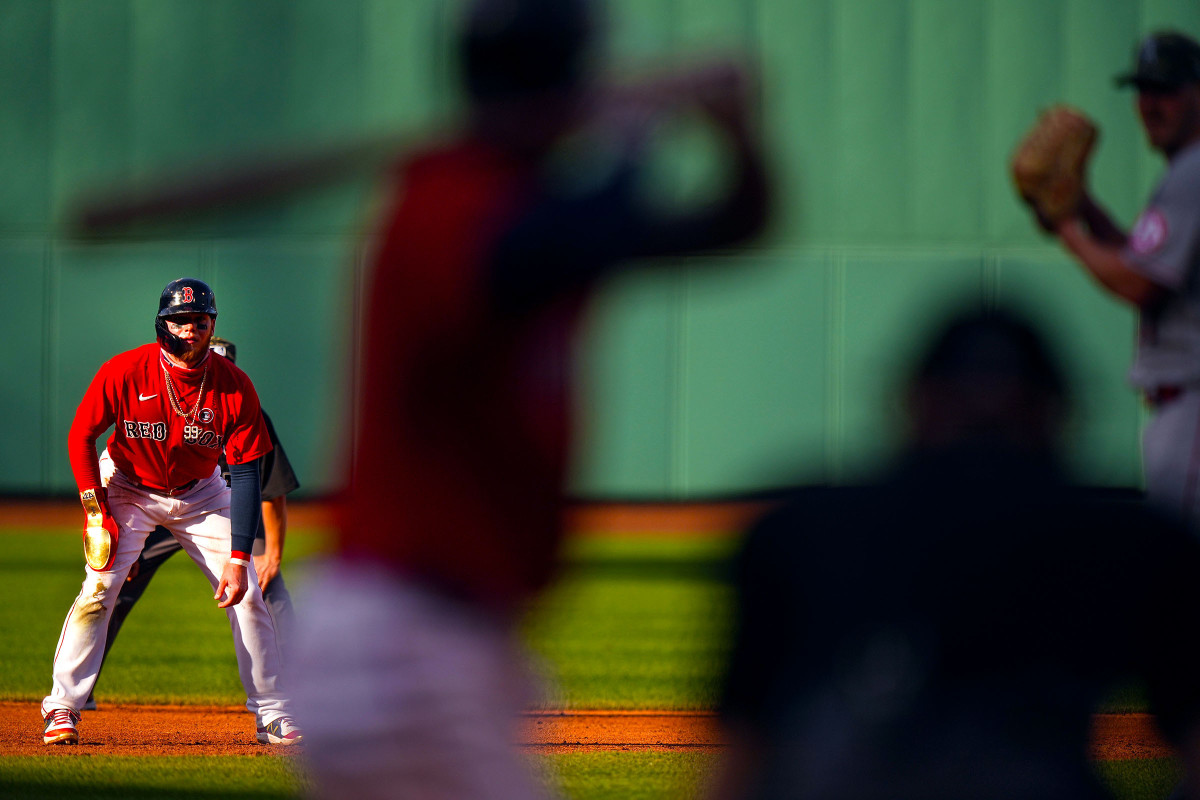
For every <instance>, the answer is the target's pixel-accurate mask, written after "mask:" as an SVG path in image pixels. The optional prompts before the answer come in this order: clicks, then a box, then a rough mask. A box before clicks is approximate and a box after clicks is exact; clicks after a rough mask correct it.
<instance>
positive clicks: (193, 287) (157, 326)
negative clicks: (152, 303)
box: [154, 278, 217, 356]
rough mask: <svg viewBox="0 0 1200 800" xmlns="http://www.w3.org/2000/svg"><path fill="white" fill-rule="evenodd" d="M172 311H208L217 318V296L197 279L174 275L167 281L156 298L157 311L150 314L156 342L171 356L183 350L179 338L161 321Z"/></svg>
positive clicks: (186, 312) (194, 312)
mask: <svg viewBox="0 0 1200 800" xmlns="http://www.w3.org/2000/svg"><path fill="white" fill-rule="evenodd" d="M175 314H208V315H209V316H210V317H212V318H213V319H216V317H217V296H216V295H215V294H213V290H212V287H211V286H209V285H208V284H207V283H205V282H204V281H202V280H199V279H198V278H176V279H175V280H173V281H171V282H170V283H168V284H167V286H166V288H165V289H163V291H162V295H161V296H160V297H159V298H158V314H157V315H156V316H155V317H154V333H155V336H156V337H157V338H158V342H159V344H161V345H162V346H163V347H165V348H166V349H167V351H168V352H170V353H171V354H172V355H176V356H177V355H180V354H181V353H183V352H184V351H185V350H187V345H185V344H184V343H183V340H182V339H180V338H179V337H178V336H176V335H174V334H173V333H171V332H170V331H168V330H167V324H166V322H165V321H164V320H165V319H166V318H167V317H170V316H173V315H175Z"/></svg>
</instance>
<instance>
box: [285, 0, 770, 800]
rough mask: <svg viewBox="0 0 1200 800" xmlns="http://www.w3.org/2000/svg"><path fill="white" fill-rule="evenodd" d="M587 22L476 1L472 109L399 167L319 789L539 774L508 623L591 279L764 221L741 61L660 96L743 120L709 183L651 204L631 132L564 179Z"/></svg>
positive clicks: (377, 297) (546, 566)
mask: <svg viewBox="0 0 1200 800" xmlns="http://www.w3.org/2000/svg"><path fill="white" fill-rule="evenodd" d="M593 25H594V20H593V18H592V9H591V8H590V5H589V4H588V3H584V2H579V1H578V0H516V1H515V2H493V1H492V0H484V2H481V3H476V4H474V6H473V8H472V9H471V12H470V13H469V15H468V18H467V25H466V29H465V31H464V34H463V38H462V40H461V51H462V52H461V54H462V59H463V65H464V73H465V77H466V82H467V86H468V89H469V91H470V94H471V102H472V117H471V121H470V122H471V124H470V129H469V130H468V132H467V133H466V134H465V135H464V136H463V137H462V138H461V139H459V140H458V141H454V142H451V143H449V144H446V145H444V146H437V147H434V148H432V149H431V150H429V151H427V152H422V153H418V154H415V155H414V156H413V157H412V158H411V159H409V160H408V161H407V163H406V164H405V165H404V167H403V169H402V174H401V175H400V176H399V181H398V184H399V187H400V188H399V190H398V192H397V203H396V205H395V208H394V210H393V212H392V214H391V216H390V217H389V219H388V224H387V229H386V232H385V235H384V239H383V242H382V246H381V248H380V250H379V252H378V253H377V255H376V262H375V265H374V269H373V273H372V275H371V283H370V289H369V294H368V306H369V307H368V310H367V316H366V326H365V330H364V333H365V339H364V348H365V363H364V367H363V370H362V374H363V381H364V383H363V387H362V392H361V395H360V397H361V400H360V406H359V409H358V431H359V434H358V436H357V438H356V443H355V449H354V453H353V463H352V473H351V474H352V476H353V477H352V481H351V484H350V487H349V498H348V502H347V503H345V504H344V508H343V514H342V518H341V520H340V523H339V527H338V534H339V549H340V558H339V559H338V560H337V561H336V562H335V563H334V564H333V565H331V566H330V568H329V569H328V571H327V572H326V573H325V574H324V575H323V576H322V577H321V578H319V579H318V580H316V581H315V582H314V585H313V587H311V592H312V593H311V594H310V595H309V597H308V605H307V608H308V609H310V611H309V612H307V613H306V617H305V619H304V620H301V621H300V634H299V637H298V639H299V652H298V654H297V659H296V664H297V668H298V670H299V671H300V675H298V678H299V680H298V681H297V686H296V690H297V694H296V700H297V708H298V709H300V711H301V713H302V715H303V718H304V720H305V734H306V737H307V738H306V741H307V747H306V755H307V756H308V758H309V761H310V766H311V768H312V771H313V775H314V777H315V780H316V782H317V784H318V790H319V791H320V792H321V793H323V794H324V795H325V796H328V797H335V796H354V797H383V796H404V797H422V798H451V797H453V798H459V797H493V798H506V797H521V798H528V797H531V796H536V795H537V794H539V792H538V791H537V789H536V784H535V783H534V781H532V779H531V778H530V776H528V775H527V774H526V772H525V766H524V764H523V762H522V760H521V759H520V758H519V756H518V755H517V754H516V752H515V750H514V749H513V748H512V747H511V743H512V741H513V739H512V734H513V733H514V728H513V725H514V723H515V721H516V718H517V715H516V712H517V711H518V710H519V709H520V708H521V706H522V703H523V702H524V701H525V700H527V699H529V696H528V691H527V681H526V678H525V676H524V675H523V670H522V668H521V663H522V660H521V659H520V658H519V657H518V656H517V653H518V652H519V647H518V645H517V641H516V637H515V636H514V629H515V623H516V621H517V619H518V618H519V615H520V613H521V612H522V610H523V609H524V607H525V605H526V603H527V601H529V600H530V599H531V598H532V597H533V596H534V595H535V594H536V593H537V592H538V591H539V590H540V589H542V588H543V587H544V586H545V585H546V583H547V582H548V581H549V580H550V579H551V577H552V575H553V572H554V567H555V564H556V557H557V552H558V546H559V543H560V540H561V537H562V534H563V529H562V512H563V505H562V493H563V487H564V482H565V477H566V468H567V459H568V454H569V451H568V446H569V432H570V428H571V425H570V418H569V411H570V407H571V400H570V393H569V384H570V373H571V365H570V352H571V349H572V336H573V333H574V330H575V327H576V324H577V322H578V320H579V317H580V313H581V310H582V308H583V305H584V301H585V300H586V297H587V294H588V292H589V290H590V288H591V286H592V285H593V284H594V282H595V281H596V280H597V279H598V278H599V277H601V276H602V275H605V274H608V273H609V272H610V270H611V268H612V267H614V266H615V265H616V264H618V263H620V262H622V261H624V260H626V259H631V258H635V257H648V256H665V255H677V254H680V253H684V252H688V251H694V250H697V249H702V248H708V247H715V246H720V245H727V244H732V243H735V242H737V241H740V240H742V239H744V238H746V237H748V236H749V235H751V234H753V233H754V232H755V231H757V229H758V228H759V226H760V224H761V223H762V222H763V219H764V216H765V211H766V191H765V176H764V171H763V168H762V167H763V165H762V162H761V158H760V152H759V149H758V143H757V139H756V138H755V137H753V136H752V135H751V132H750V130H749V125H748V116H749V109H748V103H747V94H748V92H747V88H748V87H747V86H746V82H745V80H744V75H743V74H742V73H741V72H740V71H738V70H737V69H735V68H734V67H732V66H731V65H725V66H723V67H722V68H718V69H713V70H712V71H709V72H705V73H703V74H699V75H696V76H694V79H693V80H692V81H691V82H690V83H689V82H688V81H685V80H680V81H677V82H676V83H675V84H674V89H673V94H672V96H670V97H667V98H662V97H656V98H653V99H652V100H651V102H662V101H663V100H665V101H666V102H668V103H670V102H673V103H678V104H682V105H685V106H687V107H689V108H697V109H699V110H700V111H701V112H702V113H706V114H707V115H708V117H709V119H711V120H712V123H713V124H714V125H715V126H716V127H718V128H719V129H720V130H721V132H722V133H723V134H725V135H726V137H727V138H728V140H729V141H730V142H731V158H730V164H729V166H730V170H729V172H730V175H731V178H732V179H731V181H730V183H729V185H728V186H727V187H726V192H725V194H723V195H722V196H721V197H720V198H719V199H718V200H717V201H716V202H715V203H714V204H713V205H712V206H710V207H707V208H704V209H703V210H700V211H695V212H690V213H672V212H669V211H667V210H664V209H662V208H661V207H656V206H654V205H653V204H650V203H647V202H646V198H645V197H644V196H643V195H641V194H640V193H639V188H641V187H644V183H642V182H641V181H640V180H639V179H640V178H643V177H644V176H643V175H642V174H641V171H640V169H639V168H640V167H641V166H642V161H643V156H642V153H641V151H640V150H639V149H638V147H637V146H636V144H637V143H636V140H635V139H634V140H631V142H630V144H629V147H628V148H627V149H625V151H624V152H618V153H617V154H616V155H617V158H616V159H615V161H614V162H613V163H611V164H609V167H611V169H609V170H608V171H607V172H605V171H604V170H601V171H600V172H599V173H597V172H595V171H593V172H591V173H590V177H591V178H593V179H594V180H590V181H587V182H574V183H572V181H571V180H570V177H569V176H568V177H566V178H565V180H566V184H569V185H565V184H563V183H559V182H558V181H557V180H556V179H555V177H554V176H553V175H552V174H551V173H552V172H553V168H552V166H551V164H550V163H549V162H550V160H551V159H550V153H551V151H552V149H553V145H554V143H555V142H556V140H557V139H558V138H559V137H561V136H562V135H563V134H564V132H565V131H566V130H567V129H568V128H569V127H570V126H573V125H575V124H576V123H578V122H579V121H580V115H581V113H582V112H583V111H584V108H585V100H586V99H587V98H588V96H589V91H588V87H587V84H586V82H585V80H584V72H585V70H586V66H587V59H588V57H589V55H590V53H589V48H588V45H589V43H590V34H591V31H592V29H593ZM610 143H611V142H610ZM617 144H618V148H617V149H618V150H619V149H621V147H622V146H623V145H624V144H625V143H617ZM559 177H562V176H559Z"/></svg>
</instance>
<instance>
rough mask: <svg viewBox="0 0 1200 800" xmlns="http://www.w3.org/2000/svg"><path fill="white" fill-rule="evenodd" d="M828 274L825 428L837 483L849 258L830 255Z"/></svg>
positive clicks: (829, 469) (829, 465)
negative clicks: (827, 363) (847, 260)
mask: <svg viewBox="0 0 1200 800" xmlns="http://www.w3.org/2000/svg"><path fill="white" fill-rule="evenodd" d="M825 268H826V270H827V271H828V274H829V293H828V301H827V302H828V304H829V375H828V377H829V381H828V384H827V391H828V392H829V396H828V398H827V401H828V408H829V411H828V414H829V419H828V421H827V425H826V445H825V446H826V468H825V472H826V478H827V479H829V480H833V481H837V480H839V479H840V478H841V474H842V470H843V468H844V466H845V464H844V453H843V452H842V450H843V445H844V442H845V435H844V432H843V430H842V425H843V422H844V420H845V413H844V409H843V408H842V403H843V402H845V381H846V256H845V254H844V253H830V254H829V257H828V258H827V260H826V267H825Z"/></svg>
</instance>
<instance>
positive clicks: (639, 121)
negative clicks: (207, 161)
mask: <svg viewBox="0 0 1200 800" xmlns="http://www.w3.org/2000/svg"><path fill="white" fill-rule="evenodd" d="M745 78H746V76H745V73H744V72H743V71H741V70H740V69H739V68H738V67H736V66H735V65H734V63H733V62H731V61H728V60H721V61H712V62H706V63H704V64H702V65H700V66H692V67H689V68H687V69H676V70H671V71H666V72H660V73H658V74H656V75H653V76H651V77H649V78H646V79H642V80H636V81H626V82H624V83H619V84H610V85H608V86H606V87H604V88H602V89H601V90H599V92H597V93H596V94H595V95H594V96H593V97H592V107H593V108H592V113H591V114H590V115H589V119H590V123H592V124H599V125H601V126H603V125H605V123H606V122H608V123H616V125H617V126H618V127H619V126H622V125H624V126H628V125H629V124H631V123H630V122H629V121H630V119H633V120H635V121H634V122H633V123H632V124H633V125H634V126H637V127H644V126H648V125H650V124H651V122H650V120H651V118H652V117H653V116H654V115H655V111H656V110H658V111H663V110H667V109H670V108H671V107H673V106H678V105H680V104H681V103H688V102H702V103H708V104H711V103H712V101H713V100H714V99H716V100H718V101H719V100H720V99H721V98H723V97H726V96H733V95H735V94H737V93H740V92H744V91H746V89H747V87H746V85H745ZM625 133H626V134H628V131H625ZM413 142H414V137H413V136H412V135H406V136H402V135H398V134H393V135H386V136H379V137H374V138H368V139H364V140H361V141H357V142H350V143H346V144H336V145H327V146H323V147H317V148H314V149H312V150H310V151H307V152H304V151H301V152H294V153H291V154H285V155H282V156H281V155H279V154H270V155H261V154H260V155H258V156H253V157H246V158H243V159H239V160H238V161H236V162H235V163H232V164H229V165H226V166H223V167H221V168H219V169H213V168H208V169H202V170H196V171H193V172H190V173H181V174H176V175H173V176H170V177H167V178H165V179H161V180H158V181H153V182H149V183H145V184H142V185H138V186H126V187H120V188H117V189H113V190H103V191H98V192H96V193H94V194H92V195H91V196H90V197H85V198H84V199H83V200H82V201H81V202H80V203H78V204H77V205H76V207H75V210H74V211H73V212H71V213H70V214H69V215H68V227H69V230H70V231H71V233H73V234H74V235H77V236H81V237H85V238H86V237H97V236H103V235H106V234H111V233H113V232H118V231H121V230H124V229H127V228H129V227H131V226H134V225H138V224H144V223H148V222H154V221H156V220H163V219H171V218H179V217H186V216H190V215H197V214H205V213H211V212H213V211H216V210H219V209H223V208H228V207H231V206H237V205H243V204H248V203H255V202H264V201H269V200H271V199H275V198H279V197H284V196H290V195H294V194H297V193H300V192H303V191H311V190H315V189H318V188H321V187H324V186H328V185H330V184H334V183H337V182H340V181H345V180H350V179H352V178H354V177H357V176H361V175H365V174H369V173H373V172H376V173H377V172H380V171H382V170H384V169H386V168H387V167H388V166H389V165H390V164H392V163H393V162H394V161H395V160H396V159H397V158H399V156H400V154H401V153H403V152H405V151H406V150H407V149H408V148H409V147H410V146H411V145H412V144H413Z"/></svg>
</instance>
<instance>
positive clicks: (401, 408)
mask: <svg viewBox="0 0 1200 800" xmlns="http://www.w3.org/2000/svg"><path fill="white" fill-rule="evenodd" d="M531 180H532V176H531V174H530V171H529V170H528V168H526V167H524V166H523V165H520V164H518V163H514V162H513V161H512V160H510V159H508V158H506V157H505V156H504V155H503V154H502V153H500V152H499V151H495V150H492V149H489V148H487V147H486V146H483V145H479V144H470V143H466V144H461V145H458V146H454V147H448V148H446V149H445V150H442V151H439V152H433V153H429V154H426V155H424V156H420V157H418V158H416V159H414V160H413V161H412V162H410V165H409V167H408V169H407V170H406V172H405V174H404V178H403V180H402V186H403V190H402V195H401V196H402V199H401V201H400V204H399V206H398V209H397V210H396V212H395V214H394V216H393V217H392V220H391V224H390V229H389V230H388V232H387V235H386V237H385V240H384V243H383V247H382V250H381V252H380V253H379V255H378V258H377V261H376V265H375V271H374V273H373V275H372V276H371V278H372V282H371V284H370V288H369V289H368V291H369V297H370V300H369V308H368V313H367V325H366V339H365V349H366V361H365V364H364V366H363V395H362V396H363V404H364V407H363V409H362V416H361V417H360V418H359V419H358V420H356V422H357V425H358V431H357V445H356V448H355V458H354V461H353V473H352V481H351V486H350V497H349V503H347V504H346V506H345V508H344V512H345V513H344V515H343V520H342V524H341V526H340V527H341V530H340V535H341V547H342V551H343V552H344V553H345V554H346V555H348V556H350V557H364V558H370V559H373V560H376V561H382V562H384V563H387V564H390V565H391V566H392V567H393V568H395V569H397V570H398V571H400V572H401V573H404V574H408V575H411V576H412V577H414V578H415V579H416V580H418V581H421V582H425V583H428V584H431V585H435V586H438V587H440V588H442V589H444V590H446V591H448V592H450V593H452V594H456V595H460V596H464V597H469V598H470V599H472V600H475V601H479V602H482V603H484V604H486V605H490V606H493V607H496V608H509V607H511V606H513V605H514V604H515V603H518V602H520V601H521V600H523V599H524V598H526V597H527V596H528V595H529V594H531V593H532V592H533V591H535V590H537V589H539V588H541V587H542V585H543V584H544V583H545V582H546V581H547V580H548V579H549V577H550V575H551V572H552V566H553V563H554V561H555V559H556V557H557V545H558V540H559V537H560V535H561V530H562V526H561V519H560V516H561V509H562V501H561V493H562V489H563V481H564V473H565V463H566V454H567V430H568V397H567V386H568V375H567V368H568V350H569V347H570V338H571V332H572V328H573V324H574V321H575V317H576V316H577V311H578V307H579V302H578V298H577V297H574V296H568V297H564V298H561V299H560V300H558V301H556V302H554V303H550V304H547V305H546V306H544V307H542V308H539V309H537V310H536V311H535V312H534V313H531V314H523V315H506V314H505V313H503V311H502V310H499V309H497V308H496V304H495V303H494V302H493V298H492V297H491V294H490V292H489V286H488V280H489V277H490V276H489V273H488V263H489V253H490V251H491V248H492V247H493V246H494V244H495V242H496V240H497V238H498V237H499V236H500V235H501V234H502V233H503V231H504V229H505V226H506V225H507V224H509V223H510V222H511V220H512V219H513V218H514V217H515V216H516V215H518V214H520V213H521V211H522V210H523V208H524V206H525V205H526V204H527V200H526V199H525V194H526V193H527V192H528V190H529V189H530V185H531Z"/></svg>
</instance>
